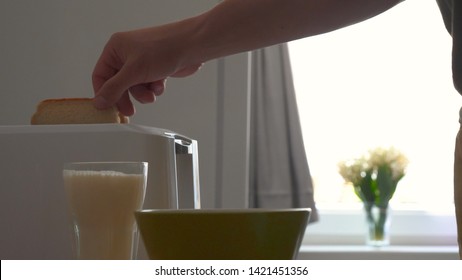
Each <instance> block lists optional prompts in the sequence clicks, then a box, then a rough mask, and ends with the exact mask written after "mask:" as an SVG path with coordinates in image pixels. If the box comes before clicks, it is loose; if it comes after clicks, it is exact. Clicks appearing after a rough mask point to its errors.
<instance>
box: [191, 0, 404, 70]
mask: <svg viewBox="0 0 462 280" xmlns="http://www.w3.org/2000/svg"><path fill="white" fill-rule="evenodd" d="M402 1H403V0H225V1H223V2H221V3H220V4H218V5H217V6H216V7H214V8H213V9H211V10H210V11H208V12H206V13H204V14H202V15H200V16H198V17H196V18H194V19H192V20H191V21H192V24H193V26H194V32H192V37H191V42H190V43H191V48H190V51H191V55H192V57H194V59H197V60H201V61H207V60H210V59H214V58H217V57H221V56H226V55H231V54H235V53H239V52H243V51H248V50H252V49H257V48H261V47H266V46H270V45H274V44H278V43H282V42H287V41H291V40H295V39H299V38H303V37H308V36H313V35H317V34H321V33H326V32H330V31H333V30H336V29H339V28H342V27H345V26H348V25H351V24H354V23H357V22H360V21H364V20H366V19H368V18H371V17H374V16H376V15H378V14H380V13H382V12H384V11H386V10H387V9H389V8H391V7H393V6H395V5H396V4H398V3H399V2H402ZM196 62H197V61H196Z"/></svg>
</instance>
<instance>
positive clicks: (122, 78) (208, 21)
mask: <svg viewBox="0 0 462 280" xmlns="http://www.w3.org/2000/svg"><path fill="white" fill-rule="evenodd" d="M402 1H403V0H348V1H346V0H225V1H223V2H221V3H220V4H218V5H217V6H215V7H214V8H212V9H211V10H209V11H207V12H205V13H203V14H200V15H198V16H195V17H191V18H188V19H185V20H182V21H178V22H174V23H171V24H167V25H162V26H157V27H151V28H146V29H140V30H134V31H129V32H121V33H116V34H114V35H113V36H112V37H111V39H110V40H109V41H108V43H107V44H106V46H105V48H104V50H103V53H102V54H101V57H100V59H99V60H98V62H97V64H96V66H95V69H94V72H93V87H94V90H95V94H96V98H95V105H96V107H97V108H101V109H102V108H106V107H109V106H112V105H114V104H117V106H118V108H119V110H120V111H121V112H122V113H123V114H125V115H132V114H133V113H134V107H133V104H132V102H131V100H130V97H129V95H130V93H131V94H132V96H133V97H134V98H135V99H137V100H138V101H140V102H141V103H149V102H153V101H154V100H155V96H156V95H159V94H161V93H162V91H163V89H164V82H165V79H166V78H167V77H171V76H174V77H183V76H188V75H190V74H193V73H194V72H196V71H197V70H198V69H199V67H200V65H202V63H204V62H206V61H209V60H211V59H215V58H218V57H223V56H227V55H231V54H236V53H240V52H244V51H249V50H253V49H258V48H262V47H266V46H270V45H274V44H278V43H283V42H288V41H291V40H295V39H299V38H303V37H308V36H313V35H317V34H321V33H326V32H330V31H333V30H336V29H339V28H342V27H345V26H348V25H351V24H354V23H357V22H360V21H364V20H366V19H368V18H371V17H374V16H376V15H378V14H380V13H382V12H384V11H386V10H387V9H389V8H391V7H393V6H395V5H396V4H398V3H399V2H402Z"/></svg>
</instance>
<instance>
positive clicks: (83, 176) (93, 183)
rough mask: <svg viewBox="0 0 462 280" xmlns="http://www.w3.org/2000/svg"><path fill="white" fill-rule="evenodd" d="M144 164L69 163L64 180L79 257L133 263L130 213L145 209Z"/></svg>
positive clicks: (134, 251) (134, 246) (134, 244)
mask: <svg viewBox="0 0 462 280" xmlns="http://www.w3.org/2000/svg"><path fill="white" fill-rule="evenodd" d="M147 171H148V163H147V162H71V163H66V164H64V169H63V178H64V186H65V189H66V194H67V199H68V204H69V210H70V217H71V220H72V228H73V237H74V238H73V240H74V250H75V253H76V256H75V257H76V258H77V259H92V260H95V259H104V260H112V259H118V260H121V259H135V258H136V254H137V248H138V239H139V237H138V236H139V234H138V232H137V227H136V223H135V216H134V212H135V211H136V210H140V209H141V208H142V205H143V201H144V196H145V192H146V182H147Z"/></svg>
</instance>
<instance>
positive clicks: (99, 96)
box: [92, 24, 202, 116]
mask: <svg viewBox="0 0 462 280" xmlns="http://www.w3.org/2000/svg"><path fill="white" fill-rule="evenodd" d="M175 30H176V31H175ZM178 30H180V31H181V26H178V24H170V25H165V26H160V27H153V28H146V29H140V30H134V31H129V32H120V33H115V34H114V35H112V37H111V38H110V39H109V41H108V42H107V43H106V46H105V47H104V49H103V52H102V54H101V56H100V58H99V59H98V61H97V63H96V65H95V68H94V70H93V75H92V81H93V89H94V92H95V95H96V97H95V101H94V104H95V107H96V108H98V109H105V108H108V107H111V106H114V105H116V106H117V108H118V109H119V111H120V112H121V113H122V114H124V115H126V116H131V115H133V114H134V113H135V107H134V105H133V103H132V101H131V98H130V96H131V97H133V98H134V99H136V100H137V101H138V102H140V103H143V104H144V103H152V102H154V101H155V100H156V96H159V95H161V94H162V93H163V91H164V89H165V82H166V79H167V78H168V77H185V76H189V75H192V74H194V73H195V72H196V71H197V70H199V68H200V67H201V65H202V63H191V64H188V63H186V62H185V61H186V59H185V58H184V54H185V52H184V48H186V47H187V45H185V44H184V43H183V41H182V40H184V39H185V38H184V37H182V36H175V34H178Z"/></svg>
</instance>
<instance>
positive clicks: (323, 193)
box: [289, 0, 462, 211]
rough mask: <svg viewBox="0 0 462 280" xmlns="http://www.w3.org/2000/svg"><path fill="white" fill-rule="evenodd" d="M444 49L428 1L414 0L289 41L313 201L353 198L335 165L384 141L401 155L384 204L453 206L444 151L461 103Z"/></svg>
mask: <svg viewBox="0 0 462 280" xmlns="http://www.w3.org/2000/svg"><path fill="white" fill-rule="evenodd" d="M451 46H452V40H451V37H450V36H449V34H448V33H447V31H446V29H445V28H444V24H443V20H442V18H441V15H440V13H439V9H438V7H437V4H436V2H435V1H421V0H408V1H405V2H404V3H402V4H400V5H398V6H397V7H395V8H393V9H391V10H390V11H387V12H385V13H384V14H382V15H379V16H377V17H375V18H373V19H370V20H368V21H365V22H363V23H360V24H357V25H353V26H350V27H347V28H344V29H341V30H338V31H335V32H332V33H328V34H323V35H319V36H315V37H311V38H305V39H301V40H298V41H294V42H291V43H289V50H290V54H291V60H292V67H293V74H294V82H295V88H296V92H297V102H298V104H299V113H300V118H301V123H302V130H303V137H304V141H305V146H306V153H307V157H308V162H309V165H310V169H311V173H312V176H313V181H314V184H315V198H316V201H317V203H318V205H319V206H320V207H323V205H324V206H325V205H330V206H333V207H334V208H335V207H338V206H339V205H340V204H339V203H342V204H343V205H345V204H347V203H349V202H351V203H356V202H357V198H356V197H355V195H354V193H353V190H352V189H351V188H350V187H347V186H345V185H344V184H343V179H342V178H341V177H340V175H339V174H338V171H337V163H338V162H339V161H341V160H345V159H349V158H352V157H356V156H358V155H360V154H362V153H363V152H365V151H367V150H368V149H370V148H374V147H377V146H394V147H396V148H398V149H399V150H401V151H402V152H403V153H404V154H405V155H406V156H407V157H408V159H409V165H408V169H407V174H406V176H405V177H404V179H403V180H401V182H400V183H399V185H398V188H397V191H396V193H395V196H394V198H393V199H392V201H391V203H392V205H393V207H397V205H398V207H405V208H410V209H414V210H415V209H420V210H422V209H426V210H432V211H434V210H444V209H448V206H450V207H453V193H452V192H453V188H452V180H453V166H452V164H453V149H454V140H455V135H456V133H457V130H458V127H459V123H458V117H459V116H458V112H459V108H460V106H461V105H462V102H460V101H461V100H460V96H459V94H458V93H457V92H456V91H455V89H454V88H453V84H452V73H451Z"/></svg>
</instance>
